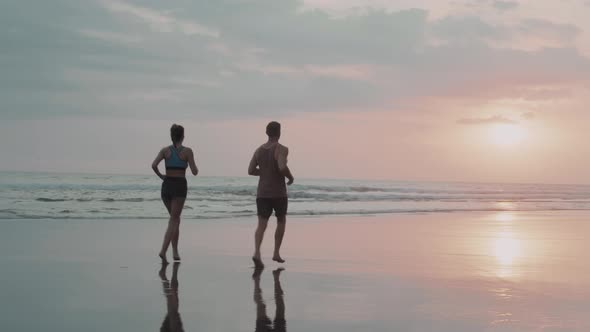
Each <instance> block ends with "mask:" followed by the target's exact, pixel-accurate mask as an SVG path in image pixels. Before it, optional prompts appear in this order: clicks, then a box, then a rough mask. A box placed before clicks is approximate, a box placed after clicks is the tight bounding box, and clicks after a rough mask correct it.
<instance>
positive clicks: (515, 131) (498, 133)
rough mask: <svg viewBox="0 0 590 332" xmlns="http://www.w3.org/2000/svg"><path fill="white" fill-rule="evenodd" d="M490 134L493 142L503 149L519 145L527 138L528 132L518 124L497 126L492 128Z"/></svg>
mask: <svg viewBox="0 0 590 332" xmlns="http://www.w3.org/2000/svg"><path fill="white" fill-rule="evenodd" d="M489 134H490V140H491V142H492V143H493V144H494V145H497V146H502V147H510V146H514V145H518V144H520V143H521V142H522V141H523V140H524V139H525V138H526V136H527V132H526V130H525V129H524V128H523V127H522V126H519V125H517V124H496V125H494V126H492V127H491V128H490V133H489Z"/></svg>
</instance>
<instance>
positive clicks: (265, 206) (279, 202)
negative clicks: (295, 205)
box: [256, 197, 289, 218]
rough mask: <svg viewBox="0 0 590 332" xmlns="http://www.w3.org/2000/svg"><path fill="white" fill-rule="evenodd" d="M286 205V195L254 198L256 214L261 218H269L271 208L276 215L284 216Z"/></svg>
mask: <svg viewBox="0 0 590 332" xmlns="http://www.w3.org/2000/svg"><path fill="white" fill-rule="evenodd" d="M288 205H289V204H288V199H287V197H274V198H256V210H258V215H259V216H260V217H263V218H270V216H271V215H272V211H273V210H274V211H275V216H277V217H284V216H286V215H287V206H288Z"/></svg>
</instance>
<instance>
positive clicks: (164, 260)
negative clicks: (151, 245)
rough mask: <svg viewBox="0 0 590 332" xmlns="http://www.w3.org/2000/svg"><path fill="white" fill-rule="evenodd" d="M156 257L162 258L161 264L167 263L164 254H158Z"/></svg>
mask: <svg viewBox="0 0 590 332" xmlns="http://www.w3.org/2000/svg"><path fill="white" fill-rule="evenodd" d="M158 257H160V259H161V260H162V264H168V260H167V259H166V255H164V254H158Z"/></svg>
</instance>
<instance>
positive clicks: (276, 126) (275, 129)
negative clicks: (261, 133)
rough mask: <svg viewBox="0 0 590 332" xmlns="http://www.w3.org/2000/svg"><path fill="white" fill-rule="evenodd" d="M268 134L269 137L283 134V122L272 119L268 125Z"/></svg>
mask: <svg viewBox="0 0 590 332" xmlns="http://www.w3.org/2000/svg"><path fill="white" fill-rule="evenodd" d="M266 134H267V135H268V137H279V136H281V124H280V123H278V122H276V121H271V122H269V123H268V125H266Z"/></svg>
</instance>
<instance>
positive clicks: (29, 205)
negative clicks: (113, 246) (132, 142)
mask: <svg viewBox="0 0 590 332" xmlns="http://www.w3.org/2000/svg"><path fill="white" fill-rule="evenodd" d="M188 181H189V194H188V198H187V201H186V204H185V210H184V211H183V219H185V220H191V219H192V220H198V219H220V218H236V217H253V216H255V214H256V206H255V193H256V184H257V178H255V177H201V176H199V177H190V178H189V180H188ZM160 185H161V181H160V180H159V179H158V178H157V177H156V176H155V175H153V176H148V175H137V176H133V175H91V174H52V173H21V172H0V219H93V220H100V219H160V218H166V216H167V213H166V210H165V208H164V205H163V204H162V202H161V201H160ZM289 197H290V201H289V214H290V215H294V216H322V215H378V214H393V213H426V212H461V211H550V210H590V186H588V185H554V184H552V185H547V184H493V183H451V182H448V183H445V182H399V181H361V180H320V179H297V180H296V183H295V184H294V185H292V186H290V187H289Z"/></svg>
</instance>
